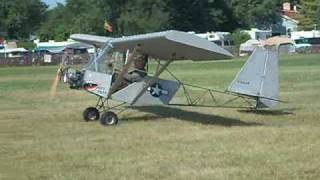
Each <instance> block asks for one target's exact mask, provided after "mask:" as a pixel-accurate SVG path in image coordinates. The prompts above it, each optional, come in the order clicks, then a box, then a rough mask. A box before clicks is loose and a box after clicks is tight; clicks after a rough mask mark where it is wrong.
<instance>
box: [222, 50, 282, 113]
mask: <svg viewBox="0 0 320 180" xmlns="http://www.w3.org/2000/svg"><path fill="white" fill-rule="evenodd" d="M278 64H279V58H278V51H277V47H274V46H273V47H271V46H268V47H258V48H257V49H256V50H255V51H254V52H253V54H252V55H251V56H250V58H249V59H248V60H247V62H246V63H245V65H244V66H243V67H242V69H241V70H240V72H239V73H238V75H237V76H236V78H235V79H234V80H233V81H232V83H231V84H230V86H229V88H228V91H229V92H232V93H236V94H240V95H246V96H250V97H254V98H256V99H257V107H258V108H265V107H269V108H270V107H273V106H275V105H277V103H278V101H279V100H278V99H279V75H278V69H279V67H278V66H279V65H278Z"/></svg>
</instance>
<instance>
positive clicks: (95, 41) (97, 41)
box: [70, 34, 113, 47]
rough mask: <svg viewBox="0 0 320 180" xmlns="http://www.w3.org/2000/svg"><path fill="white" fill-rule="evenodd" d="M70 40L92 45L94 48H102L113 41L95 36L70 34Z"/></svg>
mask: <svg viewBox="0 0 320 180" xmlns="http://www.w3.org/2000/svg"><path fill="white" fill-rule="evenodd" d="M70 38H71V39H72V40H75V41H79V42H82V43H86V44H91V45H94V46H96V47H103V46H104V45H105V44H106V43H107V42H108V41H110V40H111V39H113V38H110V37H105V36H95V35H89V34H72V35H71V36H70Z"/></svg>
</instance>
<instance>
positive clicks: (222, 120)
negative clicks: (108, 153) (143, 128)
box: [127, 106, 262, 127]
mask: <svg viewBox="0 0 320 180" xmlns="http://www.w3.org/2000/svg"><path fill="white" fill-rule="evenodd" d="M131 108H132V109H136V110H138V111H142V112H147V113H152V114H155V115H153V116H152V115H146V116H140V117H135V118H128V119H127V120H135V121H137V120H138V121H139V120H140V121H148V120H157V119H160V118H163V117H164V118H169V117H172V118H176V119H178V120H182V121H190V122H195V123H201V124H205V125H219V126H226V127H232V126H261V125H262V124H259V123H254V122H252V123H249V122H243V121H240V120H238V119H232V118H227V117H222V116H217V115H210V114H204V113H199V112H192V111H186V110H183V109H179V108H174V107H167V106H150V107H131Z"/></svg>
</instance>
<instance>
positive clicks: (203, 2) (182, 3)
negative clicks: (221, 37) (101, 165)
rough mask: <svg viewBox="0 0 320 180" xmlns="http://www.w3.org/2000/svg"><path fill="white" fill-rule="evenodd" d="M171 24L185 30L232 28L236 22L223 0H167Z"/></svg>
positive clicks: (202, 30)
mask: <svg viewBox="0 0 320 180" xmlns="http://www.w3.org/2000/svg"><path fill="white" fill-rule="evenodd" d="M167 9H168V12H169V25H170V27H171V28H173V29H178V30H183V31H196V32H206V31H209V30H230V29H234V25H235V24H236V23H235V21H234V19H233V13H232V11H231V9H230V8H229V7H228V4H227V3H226V2H225V1H222V0H173V1H171V0H167Z"/></svg>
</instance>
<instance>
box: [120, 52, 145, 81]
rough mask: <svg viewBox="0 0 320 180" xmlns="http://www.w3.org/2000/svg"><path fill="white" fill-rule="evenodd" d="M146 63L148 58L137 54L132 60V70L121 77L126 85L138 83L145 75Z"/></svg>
mask: <svg viewBox="0 0 320 180" xmlns="http://www.w3.org/2000/svg"><path fill="white" fill-rule="evenodd" d="M147 63H148V56H147V55H144V54H138V55H137V56H136V57H135V59H134V70H133V71H131V72H129V73H127V74H125V75H124V76H123V78H124V80H125V81H127V82H128V83H133V82H139V81H142V79H143V78H144V77H145V76H146V75H147V72H146V65H147Z"/></svg>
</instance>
